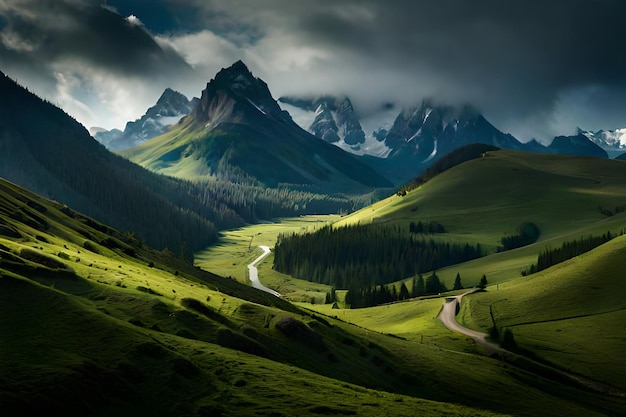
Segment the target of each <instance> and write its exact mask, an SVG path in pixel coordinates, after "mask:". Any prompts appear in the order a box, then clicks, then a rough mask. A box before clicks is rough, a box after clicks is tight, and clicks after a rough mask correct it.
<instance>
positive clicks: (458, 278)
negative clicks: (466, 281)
mask: <svg viewBox="0 0 626 417" xmlns="http://www.w3.org/2000/svg"><path fill="white" fill-rule="evenodd" d="M452 289H453V290H462V289H463V284H461V274H460V273H458V272H457V273H456V278H455V279H454V285H453V286H452Z"/></svg>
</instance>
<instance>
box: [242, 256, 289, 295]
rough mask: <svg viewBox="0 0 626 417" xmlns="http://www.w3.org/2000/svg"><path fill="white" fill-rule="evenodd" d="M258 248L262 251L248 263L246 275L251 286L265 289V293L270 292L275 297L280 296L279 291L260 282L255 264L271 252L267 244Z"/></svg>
mask: <svg viewBox="0 0 626 417" xmlns="http://www.w3.org/2000/svg"><path fill="white" fill-rule="evenodd" d="M259 248H261V249H263V253H262V254H261V255H260V256H259V257H258V258H256V259H255V260H254V261H252V263H251V264H249V265H248V275H249V276H250V281H251V282H252V286H253V287H254V288H257V289H259V290H261V291H265V292H267V293H270V294H272V295H274V296H276V297H279V298H280V296H281V295H280V293H279V292H278V291H274V290H273V289H271V288H267V287H266V286H265V285H263V284H261V282H260V281H259V270H258V269H257V267H256V266H257V265H258V264H259V263H260V262H261V261H262V260H263V259H265V258H266V257H267V256H268V255H269V254H270V253H272V251H271V250H270V248H269V247H267V246H259Z"/></svg>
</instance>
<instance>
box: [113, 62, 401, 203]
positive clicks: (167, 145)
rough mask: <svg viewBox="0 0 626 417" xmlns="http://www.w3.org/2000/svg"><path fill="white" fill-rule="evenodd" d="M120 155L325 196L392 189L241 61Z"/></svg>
mask: <svg viewBox="0 0 626 417" xmlns="http://www.w3.org/2000/svg"><path fill="white" fill-rule="evenodd" d="M120 154H121V155H123V156H125V157H127V158H129V159H130V160H132V161H134V162H136V163H138V164H140V165H142V166H144V167H146V168H148V169H151V170H153V171H156V172H159V173H163V174H168V175H173V176H178V177H183V178H188V179H197V178H199V177H207V176H221V177H224V176H226V177H228V178H229V179H231V180H236V181H248V182H255V183H256V182H258V183H261V184H264V185H265V186H267V187H278V186H279V185H280V184H291V185H292V186H305V187H313V189H316V190H319V189H320V187H322V188H323V189H324V190H325V192H326V193H328V192H331V193H332V192H333V191H343V192H350V193H355V192H357V191H358V190H361V191H363V190H367V189H370V190H371V189H372V188H381V187H382V188H384V187H391V186H392V183H391V182H390V181H389V180H387V179H386V178H384V177H383V176H382V175H380V174H379V173H378V172H376V171H375V170H374V169H373V168H371V167H370V166H368V165H367V164H365V163H364V162H362V161H359V160H358V159H357V158H356V157H355V156H353V155H350V154H349V153H347V152H344V151H342V150H341V149H339V148H338V147H336V146H333V145H331V144H329V143H328V142H326V141H324V140H321V139H319V138H317V137H316V136H314V135H312V134H310V133H308V132H306V131H304V130H303V129H302V128H301V127H300V126H298V125H297V124H296V123H295V122H294V121H293V120H292V118H291V117H290V115H289V113H287V112H286V111H284V110H282V109H281V108H280V107H279V105H278V103H277V102H276V100H274V98H273V97H272V95H271V93H270V91H269V88H268V86H267V84H266V83H265V82H263V80H261V79H259V78H256V77H254V76H253V75H252V73H251V72H250V71H249V70H248V68H247V67H246V65H245V64H244V63H243V62H241V61H238V62H236V63H235V64H233V65H232V66H231V67H229V68H225V69H222V70H221V71H220V72H219V73H218V74H217V75H216V76H215V78H214V79H212V80H211V81H210V82H209V83H208V84H207V86H206V89H205V90H204V91H202V95H201V98H200V100H199V101H198V103H197V104H196V106H195V107H194V108H193V109H192V111H191V113H190V114H189V115H188V116H187V117H185V118H184V119H183V120H181V122H180V123H178V124H177V125H176V126H175V127H174V128H173V129H171V130H170V131H169V132H168V133H166V134H165V135H162V136H159V137H157V138H154V139H152V140H150V141H148V142H145V143H143V144H141V145H139V146H137V147H135V148H132V149H128V150H124V151H121V152H120Z"/></svg>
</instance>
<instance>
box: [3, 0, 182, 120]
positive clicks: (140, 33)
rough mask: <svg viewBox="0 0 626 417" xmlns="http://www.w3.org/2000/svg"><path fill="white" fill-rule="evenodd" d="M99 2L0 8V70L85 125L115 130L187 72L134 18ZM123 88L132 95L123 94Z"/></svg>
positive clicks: (16, 1)
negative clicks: (102, 125) (112, 127)
mask: <svg viewBox="0 0 626 417" xmlns="http://www.w3.org/2000/svg"><path fill="white" fill-rule="evenodd" d="M100 3H101V2H99V1H95V0H11V1H10V2H5V1H0V16H2V17H1V19H0V21H2V24H1V26H0V70H2V71H4V72H6V73H7V74H8V75H10V76H12V77H14V78H16V79H17V80H18V81H20V82H21V83H23V84H25V85H27V86H28V87H30V88H31V89H32V90H33V91H35V92H36V93H37V94H40V95H42V96H44V97H46V98H48V99H50V100H52V101H53V102H55V103H58V104H59V105H61V106H62V107H64V109H66V111H68V112H70V113H72V114H73V115H75V116H76V117H77V118H78V119H79V120H81V121H83V122H84V123H100V122H99V120H101V123H104V124H108V123H113V121H112V119H115V121H114V123H115V126H116V127H123V123H125V121H127V120H129V119H132V118H134V117H137V116H139V115H140V114H141V112H142V110H145V102H146V100H151V101H152V100H155V99H156V98H157V97H158V95H159V94H160V92H162V91H163V89H164V88H165V87H168V86H172V87H176V86H177V85H180V84H181V83H180V82H177V81H175V80H177V79H182V80H184V79H186V78H187V77H189V76H191V75H192V74H193V71H192V69H191V67H190V66H189V65H188V64H187V63H186V62H185V61H184V60H183V59H182V58H181V57H180V56H179V55H178V54H177V53H176V52H175V51H174V50H173V49H171V48H169V47H167V46H163V45H159V44H158V43H157V42H156V41H155V39H154V38H153V36H152V35H151V34H150V33H149V32H148V31H147V30H146V29H145V28H144V27H143V26H142V25H141V22H140V21H139V20H138V19H136V18H125V17H124V16H121V15H119V14H118V13H116V12H115V11H113V10H111V9H109V8H105V7H101V5H100ZM173 80H174V81H173ZM130 88H133V89H135V90H136V91H133V92H132V93H129V89H130ZM153 89H154V90H156V91H152V90H153ZM137 101H142V102H143V104H142V105H141V108H142V110H139V108H138V107H137V106H136V104H137ZM112 114H113V115H112ZM120 125H121V126H120Z"/></svg>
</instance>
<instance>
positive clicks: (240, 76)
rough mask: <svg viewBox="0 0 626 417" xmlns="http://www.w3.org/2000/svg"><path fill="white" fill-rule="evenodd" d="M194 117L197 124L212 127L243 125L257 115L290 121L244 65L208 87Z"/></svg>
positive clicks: (222, 73) (221, 73) (237, 65)
mask: <svg viewBox="0 0 626 417" xmlns="http://www.w3.org/2000/svg"><path fill="white" fill-rule="evenodd" d="M192 114H193V117H194V118H195V119H196V120H197V121H200V122H211V123H217V122H220V121H224V120H231V121H237V122H242V121H243V120H245V119H246V118H248V117H250V116H251V115H253V114H255V115H256V116H257V117H258V116H259V115H262V116H267V117H271V118H274V119H280V120H284V119H285V118H289V116H288V115H285V114H284V113H283V111H282V110H281V109H280V107H279V106H278V103H276V101H275V100H274V98H273V97H272V94H271V93H270V90H269V88H268V86H267V84H266V83H265V82H264V81H263V80H261V79H260V78H256V77H254V75H252V73H251V72H250V70H249V69H248V67H247V66H246V65H245V64H244V63H243V62H242V61H237V62H235V63H234V64H233V65H231V66H230V67H228V68H222V69H221V70H220V71H219V72H218V73H217V75H216V76H215V78H214V79H212V80H211V81H209V83H207V86H206V89H205V90H204V91H202V97H201V98H200V103H199V105H198V106H197V107H196V108H195V110H194V111H193V112H192Z"/></svg>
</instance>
